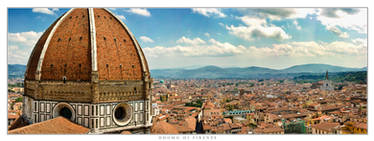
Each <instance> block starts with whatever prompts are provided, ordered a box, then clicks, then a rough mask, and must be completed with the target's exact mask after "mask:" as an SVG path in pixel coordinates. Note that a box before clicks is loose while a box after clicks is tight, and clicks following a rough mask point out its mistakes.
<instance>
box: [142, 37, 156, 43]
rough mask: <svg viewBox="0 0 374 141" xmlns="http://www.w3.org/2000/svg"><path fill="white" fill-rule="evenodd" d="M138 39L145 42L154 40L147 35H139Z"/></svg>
mask: <svg viewBox="0 0 374 141" xmlns="http://www.w3.org/2000/svg"><path fill="white" fill-rule="evenodd" d="M140 40H142V41H143V42H145V43H153V42H154V41H153V40H152V39H151V38H149V37H147V36H140Z"/></svg>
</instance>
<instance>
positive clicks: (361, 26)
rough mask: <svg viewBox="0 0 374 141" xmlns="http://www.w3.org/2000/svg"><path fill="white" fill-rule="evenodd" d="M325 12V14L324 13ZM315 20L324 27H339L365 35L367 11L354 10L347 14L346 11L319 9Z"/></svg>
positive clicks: (363, 9)
mask: <svg viewBox="0 0 374 141" xmlns="http://www.w3.org/2000/svg"><path fill="white" fill-rule="evenodd" d="M326 11H327V12H326ZM317 15H318V16H317V20H319V21H320V22H321V24H323V25H325V26H326V27H341V28H345V29H349V30H355V31H357V32H359V33H362V34H366V33H367V9H366V8H359V9H354V10H352V12H349V11H348V12H347V9H345V10H344V9H343V10H342V9H329V8H323V9H319V12H318V13H317Z"/></svg>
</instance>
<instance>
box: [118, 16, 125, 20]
mask: <svg viewBox="0 0 374 141" xmlns="http://www.w3.org/2000/svg"><path fill="white" fill-rule="evenodd" d="M116 16H117V17H118V18H119V19H121V20H126V17H125V16H123V15H116Z"/></svg>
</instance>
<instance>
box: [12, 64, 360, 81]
mask: <svg viewBox="0 0 374 141" xmlns="http://www.w3.org/2000/svg"><path fill="white" fill-rule="evenodd" d="M326 70H328V71H329V72H353V71H366V70H367V67H364V68H347V67H340V66H333V65H326V64H304V65H296V66H292V67H289V68H285V69H270V68H264V67H256V66H252V67H246V68H239V67H231V68H221V67H217V66H205V67H200V68H194V69H183V68H177V69H154V70H151V77H153V78H163V79H165V78H168V79H191V78H206V79H221V78H227V79H229V78H236V79H256V78H258V79H268V78H293V77H295V76H300V75H303V74H310V73H324V72H326ZM25 71H26V66H25V65H19V64H8V78H18V77H20V78H22V77H24V73H25Z"/></svg>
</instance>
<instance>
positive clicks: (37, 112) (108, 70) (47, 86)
mask: <svg viewBox="0 0 374 141" xmlns="http://www.w3.org/2000/svg"><path fill="white" fill-rule="evenodd" d="M24 84H25V94H24V109H23V114H24V115H23V117H24V118H25V119H26V120H28V121H29V122H30V123H37V122H41V121H45V120H48V119H51V118H55V117H58V116H63V117H65V118H67V119H69V120H70V121H72V122H75V123H77V124H79V125H82V126H85V127H88V128H90V130H91V131H90V132H91V133H106V132H120V131H123V130H128V131H131V132H133V133H137V132H143V133H147V132H149V127H150V126H151V117H150V114H151V103H150V102H151V97H150V92H151V91H150V88H151V79H150V73H149V69H148V64H147V61H146V58H145V56H144V54H143V52H142V49H141V48H140V46H139V44H138V42H137V40H136V39H135V37H134V35H133V34H132V33H131V32H130V30H129V29H128V28H127V26H126V25H125V24H124V23H123V22H122V21H121V20H120V19H119V18H117V17H116V16H115V15H114V14H113V13H111V12H110V11H109V10H107V9H101V8H73V9H70V10H69V11H68V12H66V13H65V14H64V15H62V16H61V17H59V18H58V19H57V20H56V21H55V22H54V23H53V24H52V25H51V26H50V27H49V28H48V29H47V30H46V31H45V32H44V33H43V35H42V36H41V37H40V39H39V40H38V42H37V43H36V45H35V47H34V49H33V51H32V53H31V56H30V58H29V61H28V64H27V69H26V73H25V81H24Z"/></svg>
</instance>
